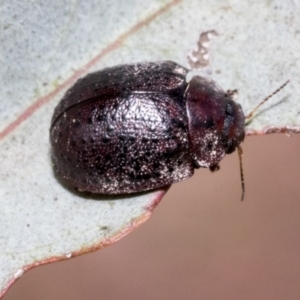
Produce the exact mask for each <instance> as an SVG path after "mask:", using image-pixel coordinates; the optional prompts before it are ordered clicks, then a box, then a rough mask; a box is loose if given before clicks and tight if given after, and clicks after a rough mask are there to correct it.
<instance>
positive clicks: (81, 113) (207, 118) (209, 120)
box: [50, 61, 245, 194]
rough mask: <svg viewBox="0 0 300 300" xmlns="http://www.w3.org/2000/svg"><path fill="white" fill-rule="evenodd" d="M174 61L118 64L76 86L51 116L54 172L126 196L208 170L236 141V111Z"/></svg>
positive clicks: (240, 130)
mask: <svg viewBox="0 0 300 300" xmlns="http://www.w3.org/2000/svg"><path fill="white" fill-rule="evenodd" d="M187 73H188V70H187V69H186V68H184V67H182V66H180V65H178V64H176V63H174V62H171V61H163V62H146V63H137V64H131V65H130V64H129V65H119V66H115V67H112V68H106V69H104V70H101V71H98V72H95V73H91V74H89V75H87V76H86V77H84V78H82V79H80V80H78V81H77V82H76V83H75V85H74V86H73V87H72V88H70V89H69V90H68V91H67V93H66V94H65V96H64V97H63V99H62V100H61V102H60V103H59V104H58V106H57V107H56V109H55V111H54V115H53V117H52V122H51V129H50V137H51V144H52V161H53V165H54V169H55V171H56V172H57V174H58V175H59V176H60V177H62V178H64V179H65V180H66V181H67V182H68V183H69V184H71V185H72V186H74V187H76V188H78V189H79V190H82V191H90V192H93V193H101V194H128V193H135V192H141V191H146V190H150V189H154V188H158V187H162V186H166V185H169V184H172V183H174V182H178V181H181V180H184V179H186V178H189V177H190V176H192V175H193V173H194V169H195V168H199V167H211V168H214V167H215V166H217V164H218V163H219V162H220V160H221V159H222V158H223V157H224V156H225V154H226V153H231V152H233V151H234V150H235V148H236V147H237V146H238V145H239V144H240V143H241V141H243V139H244V136H245V131H244V126H245V125H244V122H245V117H244V114H243V111H242V109H241V106H240V105H239V104H237V103H235V102H234V101H233V99H231V95H230V94H226V93H225V92H224V91H223V90H222V89H221V88H219V87H218V86H217V85H216V84H215V83H214V82H213V81H212V80H210V79H207V78H204V77H200V76H195V77H193V78H192V79H191V81H190V82H187V81H186V75H187Z"/></svg>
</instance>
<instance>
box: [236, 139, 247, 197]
mask: <svg viewBox="0 0 300 300" xmlns="http://www.w3.org/2000/svg"><path fill="white" fill-rule="evenodd" d="M237 149H238V155H239V160H240V174H241V183H242V198H241V201H243V200H244V196H245V179H244V171H243V161H242V156H243V149H242V147H241V146H240V145H238V146H237Z"/></svg>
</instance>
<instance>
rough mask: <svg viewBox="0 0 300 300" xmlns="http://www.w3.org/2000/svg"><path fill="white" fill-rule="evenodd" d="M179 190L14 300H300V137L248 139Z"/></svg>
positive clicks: (35, 272)
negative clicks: (124, 232)
mask: <svg viewBox="0 0 300 300" xmlns="http://www.w3.org/2000/svg"><path fill="white" fill-rule="evenodd" d="M243 149H244V157H243V163H244V173H245V181H246V196H245V200H244V202H241V201H240V197H241V183H240V175H239V163H238V156H237V154H236V152H235V153H233V154H231V155H228V156H227V157H226V158H225V159H224V160H223V161H222V162H221V169H220V170H219V171H218V172H215V173H211V172H209V171H208V170H206V169H200V170H198V171H196V174H195V175H194V176H193V177H192V178H191V179H189V180H186V181H184V182H181V183H178V184H174V185H173V186H172V187H171V189H170V190H169V192H168V193H167V194H166V196H165V197H164V198H163V200H162V201H161V203H160V204H159V205H158V206H157V208H156V209H155V210H154V213H153V215H152V217H151V218H150V219H149V220H148V221H147V222H146V223H144V224H143V225H142V226H141V227H140V228H138V229H137V230H135V231H134V232H132V233H130V234H129V235H128V236H126V237H125V238H123V239H122V240H120V241H119V242H117V243H116V244H114V245H112V246H109V247H107V248H105V249H102V250H100V251H96V252H94V253H91V254H88V255H83V256H81V257H77V258H72V259H70V260H65V261H61V262H57V263H52V264H48V265H44V266H40V267H38V268H35V269H32V270H30V271H29V272H27V273H26V274H25V275H23V276H22V277H21V278H20V279H19V280H18V281H17V282H16V283H15V284H14V285H13V286H12V287H11V288H10V290H9V291H8V293H7V294H6V296H5V297H4V300H16V299H22V300H27V299H28V300H29V299H30V300H35V299H39V300H40V299H43V300H50V299H51V300H52V299H56V300H59V299H73V300H77V299H85V300H89V299H106V300H115V299H124V300H127V299H128V300H129V299H130V300H133V299H144V300H150V299H173V300H174V299H175V300H177V299H210V300H213V299H222V300H224V299H255V300H259V299H273V300H277V299H278V300H279V299H300V284H299V278H300V258H299V253H300V235H299V231H298V230H299V228H300V218H299V216H300V201H299V200H300V155H299V154H300V136H299V135H293V136H292V137H287V136H286V135H284V134H282V135H269V136H263V137H247V138H246V141H245V143H244V145H243Z"/></svg>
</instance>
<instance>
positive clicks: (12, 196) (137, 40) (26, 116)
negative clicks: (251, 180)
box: [0, 0, 300, 295]
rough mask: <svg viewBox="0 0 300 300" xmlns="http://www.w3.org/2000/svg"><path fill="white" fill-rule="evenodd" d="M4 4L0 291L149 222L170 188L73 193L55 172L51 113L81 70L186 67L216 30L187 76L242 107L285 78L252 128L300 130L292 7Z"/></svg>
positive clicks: (295, 10) (190, 2) (135, 0)
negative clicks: (131, 193)
mask: <svg viewBox="0 0 300 300" xmlns="http://www.w3.org/2000/svg"><path fill="white" fill-rule="evenodd" d="M276 6H280V9H276ZM0 7H1V11H0V14H1V17H0V30H1V31H0V40H1V56H0V60H1V68H0V82H1V90H0V98H1V99H2V101H1V106H0V161H1V169H0V201H1V208H2V213H1V219H0V228H1V233H0V290H1V292H0V295H4V293H5V292H6V290H7V289H8V287H9V286H10V285H11V284H12V283H13V282H14V281H15V280H16V278H18V277H19V276H21V275H22V274H23V272H24V271H25V270H27V269H29V268H31V267H33V266H37V265H40V264H43V263H47V262H51V261H56V260H59V259H63V258H69V257H71V256H75V255H78V254H82V253H85V252H89V251H93V250H96V249H98V248H101V247H103V246H106V245H109V244H111V243H113V242H115V241H117V240H118V239H119V238H121V237H122V236H124V235H125V234H126V233H128V232H130V231H131V230H132V229H134V228H136V227H137V226H138V225H139V224H141V223H142V222H143V221H145V220H146V219H147V218H148V217H149V216H150V215H151V212H152V209H153V208H154V207H155V206H156V204H157V203H158V202H159V201H160V199H161V198H162V196H163V194H164V193H165V190H158V191H155V192H152V193H145V194H141V195H138V196H135V197H127V198H126V199H125V198H124V199H118V198H117V199H103V198H100V197H97V196H91V195H79V194H75V193H72V192H70V191H69V190H67V189H65V188H64V187H63V186H62V185H61V184H60V183H59V182H58V181H57V180H56V178H55V177H54V175H53V171H52V167H51V162H50V158H49V151H50V147H49V136H48V134H49V126H50V119H51V116H52V112H53V109H54V107H55V106H56V105H57V103H58V101H59V100H60V98H61V97H62V95H63V94H64V92H65V91H66V89H67V88H68V87H70V86H71V85H72V83H73V82H74V81H75V80H76V79H78V78H79V77H81V76H83V75H85V74H87V73H89V72H91V71H94V70H98V69H101V68H104V67H106V66H112V65H116V64H121V63H128V62H136V61H145V60H148V61H155V60H166V59H170V60H173V61H176V62H178V63H180V64H182V65H184V66H187V67H188V66H189V65H188V59H187V57H188V55H189V54H190V53H191V52H192V50H193V49H195V48H196V46H197V42H198V40H199V35H200V34H201V33H203V32H207V31H211V30H213V31H214V32H216V34H217V35H215V36H214V37H213V39H212V40H211V41H210V43H209V44H208V42H207V44H205V43H204V46H205V47H204V48H207V53H206V54H207V55H209V56H208V58H209V60H208V64H207V65H206V66H205V67H204V68H203V69H201V70H194V71H193V73H197V72H200V74H202V75H205V76H210V77H212V78H213V79H214V80H216V81H217V82H218V83H219V84H220V85H221V86H222V87H223V88H224V89H238V91H239V97H238V100H237V101H238V102H240V103H241V104H242V106H243V108H244V111H245V112H249V111H250V110H251V109H253V108H254V107H255V106H256V105H257V104H258V103H259V101H260V100H261V99H263V98H264V97H265V96H267V95H268V94H270V93H271V92H272V91H274V90H275V89H276V88H277V87H278V86H280V85H281V84H282V83H283V82H284V81H286V80H287V79H288V78H290V80H291V83H290V84H289V85H288V86H287V87H286V88H285V89H284V90H282V91H280V93H278V94H277V95H276V96H274V97H273V98H272V99H270V100H269V102H267V103H266V104H265V106H264V107H262V108H261V109H260V110H259V111H258V113H257V115H256V117H255V118H254V119H253V121H252V122H251V123H250V124H249V126H248V128H247V131H248V134H261V133H268V132H273V131H288V132H289V131H292V132H299V131H300V130H299V128H300V120H299V119H300V118H299V115H300V105H299V101H298V99H297V96H296V95H297V91H298V90H299V88H300V86H299V85H300V83H299V80H298V79H299V75H300V74H299V70H300V68H299V61H300V60H299V55H300V51H299V50H300V49H299V45H300V44H299V36H298V35H299V31H298V28H299V24H298V23H299V21H298V18H296V17H295V18H294V19H293V21H291V20H292V17H291V16H297V15H299V4H295V3H294V2H289V1H287V2H285V3H282V2H280V3H279V4H278V3H277V1H273V2H271V3H270V2H269V1H263V2H260V3H257V2H254V1H247V2H246V1H243V2H235V1H231V2H230V3H229V4H228V5H227V6H225V5H224V3H223V4H222V2H219V1H210V2H208V3H207V1H206V2H205V1H198V0H187V1H180V0H177V1H176V0H174V1H158V0H157V1H151V3H147V2H144V1H140V0H130V1H126V3H125V2H124V4H123V3H122V2H120V3H118V2H113V3H112V4H109V5H108V4H107V2H105V1H103V2H99V1H92V0H89V1H85V2H68V3H67V4H66V5H65V4H64V5H60V4H59V3H57V4H56V3H50V4H47V6H45V5H44V3H43V2H41V1H35V2H32V3H31V2H30V3H25V2H24V3H20V2H18V1H16V2H14V1H10V2H7V1H6V2H4V1H3V3H1V5H0ZM287 16H289V17H287ZM287 45H288V48H287ZM202 46H203V42H202ZM204 58H205V57H204Z"/></svg>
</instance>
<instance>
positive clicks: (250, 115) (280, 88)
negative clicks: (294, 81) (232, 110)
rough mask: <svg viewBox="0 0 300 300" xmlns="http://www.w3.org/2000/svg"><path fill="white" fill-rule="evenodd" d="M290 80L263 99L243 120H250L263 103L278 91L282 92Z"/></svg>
mask: <svg viewBox="0 0 300 300" xmlns="http://www.w3.org/2000/svg"><path fill="white" fill-rule="evenodd" d="M289 82H290V80H287V81H286V82H285V83H284V84H283V85H281V86H280V87H279V88H278V89H277V90H275V91H274V92H273V93H272V94H270V95H269V96H267V97H266V98H265V99H263V100H262V101H261V102H260V103H259V104H258V105H257V106H256V107H255V108H254V109H253V110H252V111H251V112H250V113H249V114H247V115H246V116H245V119H251V118H252V116H253V114H254V113H255V112H256V111H257V109H258V108H260V107H261V106H262V105H263V104H264V103H265V102H267V101H268V100H269V99H270V98H272V97H273V96H274V95H275V94H277V93H278V92H279V91H280V90H282V89H283V88H284V87H285V86H286V85H287V84H288V83H289Z"/></svg>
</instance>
